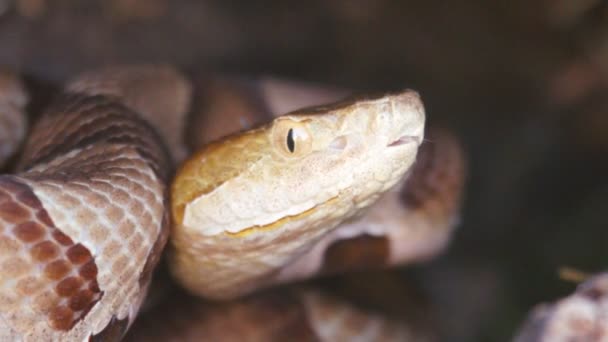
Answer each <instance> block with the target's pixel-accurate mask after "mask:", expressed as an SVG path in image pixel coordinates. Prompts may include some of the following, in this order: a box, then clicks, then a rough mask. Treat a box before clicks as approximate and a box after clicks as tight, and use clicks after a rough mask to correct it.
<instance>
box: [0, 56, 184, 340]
mask: <svg viewBox="0 0 608 342" xmlns="http://www.w3.org/2000/svg"><path fill="white" fill-rule="evenodd" d="M161 69H162V70H163V71H162V72H159V73H155V72H154V68H153V67H150V68H148V69H146V70H147V71H146V73H145V74H146V77H147V80H148V81H150V82H151V84H148V83H141V84H139V86H143V85H144V84H145V87H144V88H147V89H148V90H150V91H151V94H154V95H155V96H151V102H154V101H155V100H156V101H164V100H163V97H162V96H160V94H158V92H157V91H154V86H153V84H154V82H152V81H153V80H154V79H155V77H156V80H157V81H158V80H164V81H167V79H168V78H167V69H163V68H161ZM121 70H122V74H121V78H120V80H119V81H113V83H112V84H113V86H112V87H116V88H120V87H121V86H122V87H123V88H124V84H123V83H125V82H126V83H128V82H129V81H130V80H131V79H130V78H129V75H131V76H132V77H131V78H138V77H141V73H142V69H141V67H138V68H135V69H133V72H130V71H129V68H124V69H121ZM173 74H174V75H175V76H176V77H174V78H173V79H172V81H173V82H176V84H177V85H180V84H182V83H184V84H182V85H184V88H188V87H189V85H188V84H187V82H186V81H185V80H184V79H183V78H181V76H179V74H177V73H175V72H173ZM155 75H156V76H155ZM107 77H109V78H112V79H114V78H113V77H112V74H111V73H108V72H107V71H105V70H101V71H99V72H93V73H89V74H87V75H86V79H87V80H88V81H87V82H90V80H96V82H93V83H91V84H110V83H109V82H105V81H104V79H105V78H107ZM72 84H77V85H78V84H80V86H78V87H76V88H78V90H77V91H75V90H67V91H66V92H64V93H63V94H61V95H60V96H59V97H58V98H57V99H56V101H54V103H53V104H52V105H51V106H50V107H49V108H48V109H47V110H46V112H45V113H44V114H43V115H42V117H41V118H40V119H39V120H38V121H37V122H36V123H35V125H34V127H33V129H32V132H31V134H30V138H29V140H28V141H27V143H26V146H25V149H24V153H23V157H22V159H21V161H20V163H19V165H20V167H19V171H18V173H17V175H16V176H2V178H1V179H0V218H1V219H2V221H0V224H1V226H0V239H1V240H0V244H1V245H2V247H5V248H0V250H1V251H0V262H2V264H1V265H2V268H0V340H5V339H7V340H15V339H21V340H25V341H30V340H31V341H37V340H40V339H48V340H85V339H88V338H89V337H91V338H93V339H94V338H99V337H100V336H104V334H107V333H108V332H116V331H119V333H118V336H115V337H116V338H120V336H119V335H122V334H123V333H124V331H125V330H126V327H127V326H128V325H129V324H130V323H131V322H132V321H133V319H134V318H135V315H136V314H137V311H138V310H139V307H140V305H141V302H142V300H143V298H144V296H145V294H146V291H147V287H148V283H149V279H150V273H151V270H152V269H153V268H154V266H155V264H156V263H157V262H158V260H159V254H160V252H161V251H162V248H163V246H164V244H165V242H166V239H167V234H168V228H169V227H168V220H167V212H166V210H165V209H166V203H167V198H166V189H165V184H166V182H167V181H168V177H169V175H170V173H171V158H170V157H169V154H168V152H167V149H166V148H165V147H164V145H163V143H162V141H161V139H160V137H159V135H158V134H157V133H156V130H155V129H154V128H153V127H152V126H151V125H150V124H148V122H146V121H145V120H144V119H143V118H142V117H141V116H140V115H143V116H144V117H147V119H151V117H150V116H154V115H159V113H157V112H155V111H153V110H147V109H148V108H149V107H146V106H151V107H152V108H157V107H155V106H154V103H152V104H149V103H146V106H138V103H139V102H138V101H130V100H132V98H131V97H130V95H129V94H128V93H127V94H123V96H118V95H115V94H103V92H101V91H98V89H97V88H96V87H95V86H92V85H91V86H90V87H86V86H83V85H82V84H83V82H82V81H81V80H79V79H77V80H75V81H74V83H72ZM131 85H134V86H137V85H138V83H137V82H134V83H133V82H132V83H131ZM166 85H167V84H163V86H166ZM72 87H73V86H70V85H69V86H68V87H67V89H71V88H72ZM112 87H110V86H108V87H106V88H104V91H107V90H108V89H110V88H112ZM130 89H131V88H130ZM131 90H133V89H131ZM133 91H134V93H133V94H137V96H142V94H143V93H142V92H139V91H135V90H133ZM119 93H120V91H118V92H117V94H119ZM144 93H145V91H144ZM166 102H167V103H170V101H169V100H168V101H166ZM177 107H179V106H177ZM165 108H167V107H165ZM179 110H180V108H177V109H175V110H174V109H168V110H167V112H166V113H163V115H167V117H171V116H172V115H173V114H175V115H181V114H182V113H174V112H175V111H179ZM162 120H163V119H162V118H155V119H154V120H151V121H154V122H161V121H162ZM117 322H122V323H120V324H118V325H120V326H121V327H122V328H120V329H118V330H116V326H117Z"/></svg>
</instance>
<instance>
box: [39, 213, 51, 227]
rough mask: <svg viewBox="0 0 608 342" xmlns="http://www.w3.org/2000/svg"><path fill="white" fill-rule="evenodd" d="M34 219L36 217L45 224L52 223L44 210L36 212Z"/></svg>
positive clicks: (49, 224)
mask: <svg viewBox="0 0 608 342" xmlns="http://www.w3.org/2000/svg"><path fill="white" fill-rule="evenodd" d="M36 219H38V221H40V223H42V224H43V225H45V226H52V225H53V221H52V220H51V217H50V216H49V214H48V213H47V212H46V210H44V211H39V212H37V213H36Z"/></svg>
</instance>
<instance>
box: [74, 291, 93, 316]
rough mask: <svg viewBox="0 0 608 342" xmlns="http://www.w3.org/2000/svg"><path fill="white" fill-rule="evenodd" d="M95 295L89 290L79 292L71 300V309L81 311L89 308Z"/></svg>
mask: <svg viewBox="0 0 608 342" xmlns="http://www.w3.org/2000/svg"><path fill="white" fill-rule="evenodd" d="M94 296H95V293H94V292H93V291H91V290H89V289H84V290H80V291H78V293H76V294H74V295H73V296H72V297H71V298H70V303H69V307H70V309H72V310H73V311H81V310H84V309H86V308H87V306H88V305H90V304H91V302H92V301H93V297H94Z"/></svg>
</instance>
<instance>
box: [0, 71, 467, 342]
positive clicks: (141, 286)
mask: <svg viewBox="0 0 608 342" xmlns="http://www.w3.org/2000/svg"><path fill="white" fill-rule="evenodd" d="M0 86H2V87H3V88H2V95H1V96H0V100H2V101H3V102H1V103H0V109H1V110H2V111H3V113H7V114H20V113H23V112H24V111H25V109H26V108H25V105H26V103H27V92H26V91H25V89H24V87H23V84H22V83H21V82H20V80H19V78H18V77H17V76H16V75H15V74H12V73H10V72H5V73H3V74H2V77H1V78H0ZM262 88H264V86H263V85H260V86H257V92H258V95H260V94H261V93H262V92H263V91H262V90H261V89H262ZM280 88H285V87H284V86H283V87H280ZM264 89H265V91H268V90H269V88H268V87H266V88H264ZM206 90H209V88H207V89H206ZM192 92H193V89H192V84H191V83H190V82H189V81H188V79H187V78H186V77H185V76H184V75H183V74H181V73H180V72H178V71H176V69H174V68H172V67H169V66H165V65H152V66H151V65H144V66H128V67H109V68H102V69H99V70H94V71H90V72H85V73H82V74H80V75H78V76H77V77H76V78H74V79H73V80H71V81H68V82H67V83H66V85H65V86H64V87H63V89H62V91H60V94H58V96H57V98H56V99H55V100H54V101H53V102H52V103H51V104H50V105H49V106H48V108H46V110H45V111H44V113H43V114H42V115H41V117H40V118H37V119H36V120H35V121H34V122H33V126H32V128H31V129H30V131H29V133H28V134H27V135H28V137H27V141H26V142H25V143H24V146H23V148H22V152H21V153H20V156H19V158H18V161H17V162H16V163H15V164H16V167H15V171H14V172H13V173H11V174H6V175H3V176H0V219H1V220H0V222H1V224H0V229H1V230H0V265H1V268H0V340H24V341H30V340H31V341H33V340H62V341H63V340H70V341H71V340H74V341H80V340H91V341H99V340H101V341H103V340H112V339H120V338H121V337H122V336H124V333H125V332H126V331H127V329H128V328H129V327H130V326H131V325H132V323H133V322H134V320H135V318H136V316H137V314H138V311H139V310H140V308H141V306H142V303H143V301H144V299H145V298H146V294H147V292H148V289H149V287H150V282H151V278H152V273H153V270H154V269H155V266H156V265H157V264H158V263H159V260H160V258H161V254H162V253H163V251H164V250H166V258H167V264H168V267H169V270H170V273H171V275H172V277H173V278H174V279H175V280H176V282H177V283H179V284H180V286H181V287H183V288H184V289H186V290H187V292H188V293H190V295H195V296H199V297H203V298H206V299H211V300H214V301H227V300H229V301H232V302H233V303H234V302H235V301H236V303H237V304H235V305H236V307H238V308H243V307H245V308H249V309H247V310H250V312H252V313H253V312H255V311H256V310H253V311H251V309H250V306H249V305H248V304H244V303H253V304H251V305H254V306H255V305H258V306H261V307H263V306H265V305H267V304H265V301H266V300H265V299H261V300H256V299H255V298H256V297H255V293H259V291H260V290H267V291H270V290H272V289H271V288H272V287H274V286H276V285H278V284H285V283H292V282H294V281H297V280H302V279H307V278H310V277H312V276H314V275H317V274H328V273H339V272H344V271H345V270H348V269H350V268H352V266H353V265H352V262H344V260H343V259H344V255H346V254H348V253H345V251H350V250H353V249H356V250H364V249H365V248H366V247H365V244H362V242H365V241H364V240H372V241H375V242H380V243H381V247H380V249H382V250H383V258H381V259H382V260H381V262H380V263H381V266H388V265H394V264H403V263H408V262H412V261H417V260H421V259H425V258H428V257H430V256H433V255H434V254H436V253H437V252H438V251H439V250H441V248H442V247H443V246H444V245H445V244H446V243H447V241H448V239H449V234H450V232H451V230H452V228H453V227H454V226H455V224H456V222H457V220H458V215H457V212H458V207H459V199H460V194H461V190H462V179H463V173H464V171H463V162H462V156H461V154H460V150H459V148H458V147H457V143H455V142H454V141H453V140H451V139H450V138H449V135H448V138H445V136H443V137H442V135H441V134H440V135H438V136H439V137H440V138H438V139H437V141H435V143H434V144H423V142H424V141H425V133H424V132H425V111H424V106H423V105H422V101H421V100H420V96H419V95H418V94H417V93H416V92H414V91H411V90H406V91H402V92H397V93H391V94H382V95H378V96H364V97H355V98H347V99H345V100H341V101H337V102H334V103H332V104H329V105H328V104H323V105H316V106H313V107H308V108H304V109H296V108H293V109H295V110H294V111H291V112H290V113H288V114H286V115H280V116H279V114H282V113H281V112H279V110H284V108H282V109H276V108H281V106H278V107H276V106H274V107H275V108H274V109H275V110H274V111H273V110H272V109H270V108H272V107H273V105H271V104H269V103H267V102H265V101H266V100H265V99H262V98H263V96H260V99H258V100H256V101H251V103H255V104H256V105H254V106H253V107H249V108H248V109H247V110H246V112H248V113H253V112H255V111H258V112H264V113H265V115H266V116H265V119H263V120H262V121H261V122H260V124H256V125H249V124H245V125H243V122H245V121H247V120H244V119H243V118H242V117H240V118H237V120H236V121H235V120H234V119H228V118H227V117H228V115H227V114H226V111H225V110H207V113H205V114H206V115H207V122H209V121H211V122H222V120H224V121H227V122H240V123H241V124H242V126H245V127H241V129H238V128H237V129H235V126H234V125H233V126H231V127H230V128H228V129H226V131H225V132H221V133H218V138H214V139H212V141H210V142H206V143H205V145H204V146H203V147H202V148H201V149H199V150H198V151H197V152H194V153H192V154H191V155H190V156H189V157H188V158H186V156H187V155H188V149H187V148H186V147H184V144H183V142H182V139H183V135H184V134H183V132H184V131H185V129H186V127H187V125H188V123H187V120H188V117H187V113H188V110H189V106H190V103H191V100H192V99H191V98H192ZM300 94H301V92H300ZM266 95H268V94H266ZM239 96H240V95H239ZM244 97H245V98H246V97H247V96H246V95H244ZM283 97H285V95H283ZM229 102H230V101H228V102H227V103H229ZM245 102H247V101H245ZM304 105H312V104H311V103H305V104H304ZM256 106H257V107H256ZM283 107H284V106H283ZM207 109H208V108H207ZM275 116H276V117H275ZM268 118H270V120H269V121H268V120H267V119H268ZM256 120H257V119H256ZM254 121H255V120H254ZM5 122H9V124H10V125H13V126H14V127H18V128H16V129H8V131H10V132H12V133H14V134H12V135H14V136H15V137H16V138H15V139H14V140H13V141H17V139H18V138H20V137H23V136H24V135H25V131H26V130H25V128H24V127H25V126H26V124H25V123H24V122H21V123H19V124H16V123H15V122H17V120H14V119H11V120H5ZM237 126H238V125H237ZM5 145H12V146H13V147H12V148H14V146H19V143H18V142H11V143H10V144H5ZM421 146H423V147H424V148H421ZM423 150H424V151H427V152H425V153H420V152H421V151H423ZM7 151H8V148H7ZM10 154H11V152H6V153H4V155H7V156H10ZM0 157H1V156H0ZM176 165H177V167H176ZM438 165H439V166H438ZM446 166H447V167H446ZM429 236H431V237H432V238H431V239H430V241H432V242H431V243H430V244H429V243H427V244H424V245H423V244H418V242H419V241H420V240H424V239H426V240H429V239H428V237H429ZM168 240H170V242H169V243H167V241H168ZM165 245H168V247H167V248H165ZM368 245H369V244H368ZM377 247H378V245H377V244H376V245H375V246H374V247H373V248H374V249H377ZM355 259H358V260H357V262H363V263H365V261H366V259H368V258H366V257H362V258H355ZM270 293H271V297H272V296H273V294H272V291H271V292H270ZM251 295H254V296H253V297H250V296H251ZM297 296H298V297H297V298H299V299H298V300H301V298H305V299H302V301H301V302H300V303H303V302H307V303H309V310H313V311H309V315H308V316H311V315H312V316H315V315H314V314H312V313H314V312H316V313H317V314H316V317H318V319H317V321H318V322H319V321H322V320H323V319H321V318H322V317H323V315H324V313H325V312H328V311H327V310H323V309H318V310H317V311H314V308H319V307H323V306H327V307H330V306H331V307H336V306H337V307H342V308H343V309H342V310H341V311H342V312H345V310H346V308H348V307H349V306H348V305H344V304H341V303H339V302H337V301H336V300H333V299H331V298H327V297H324V296H323V295H321V294H318V293H314V292H301V293H300V292H298V295H297ZM243 297H245V298H246V299H244V300H242V298H243ZM247 298H249V299H247ZM250 298H253V302H252V300H251V299H250ZM260 298H264V297H263V296H262V297H260ZM271 301H272V300H271ZM310 303H316V304H310ZM330 303H331V305H330ZM230 307H231V306H228V309H226V308H224V309H223V310H231V309H230ZM233 307H234V306H233ZM178 310H179V309H178ZM220 310H221V309H220ZM238 310H240V309H238ZM238 310H237V311H238ZM195 311H196V310H195ZM278 311H280V310H278ZM224 312H226V311H224ZM239 312H240V311H239ZM350 312H356V311H352V310H351V311H350ZM279 314H280V313H279ZM356 315H362V313H357V314H356ZM356 315H355V316H356ZM203 316H205V317H210V316H209V315H208V314H205V315H203ZM319 317H321V318H319ZM228 321H229V320H228ZM376 321H377V320H376ZM226 324H227V323H226ZM376 325H377V326H378V324H376ZM167 326H170V324H167ZM198 326H199V327H200V326H201V325H200V324H199V325H198ZM319 329H321V330H322V328H320V327H317V328H315V329H313V330H314V331H315V332H313V334H316V335H317V337H318V336H320V335H319V334H320V333H319V332H318V331H319ZM203 330H204V329H203ZM380 330H381V331H384V330H383V329H380ZM175 333H176V332H175V331H174V332H173V334H174V335H173V336H178V335H175ZM183 333H184V334H187V333H188V332H187V331H186V330H184V331H183ZM183 336H186V335H183ZM258 336H263V335H258ZM344 336H346V335H344ZM250 340H251V339H250Z"/></svg>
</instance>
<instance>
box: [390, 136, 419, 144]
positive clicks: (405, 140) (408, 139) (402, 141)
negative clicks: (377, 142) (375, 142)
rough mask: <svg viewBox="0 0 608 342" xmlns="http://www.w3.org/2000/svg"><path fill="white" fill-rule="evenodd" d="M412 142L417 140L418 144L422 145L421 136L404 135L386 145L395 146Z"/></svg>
mask: <svg viewBox="0 0 608 342" xmlns="http://www.w3.org/2000/svg"><path fill="white" fill-rule="evenodd" d="M411 142H415V143H416V144H417V145H420V137H419V136H416V135H402V136H401V137H399V139H397V140H395V141H393V142H391V143H390V144H388V145H386V146H387V147H395V146H402V145H406V144H409V143H411Z"/></svg>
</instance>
